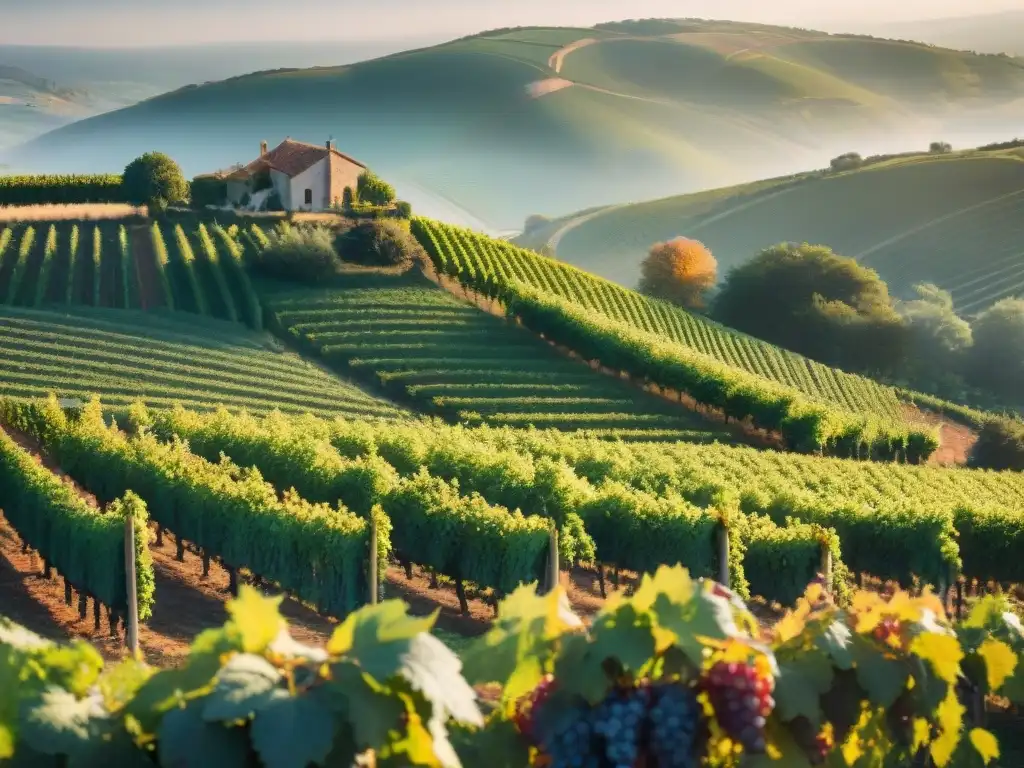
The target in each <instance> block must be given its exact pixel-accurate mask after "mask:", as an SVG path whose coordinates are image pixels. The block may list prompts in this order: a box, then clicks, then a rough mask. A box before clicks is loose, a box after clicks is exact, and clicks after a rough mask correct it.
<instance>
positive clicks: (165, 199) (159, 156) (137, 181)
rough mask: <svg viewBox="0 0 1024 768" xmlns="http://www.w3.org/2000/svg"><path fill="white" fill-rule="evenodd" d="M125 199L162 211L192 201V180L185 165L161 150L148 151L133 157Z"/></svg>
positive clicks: (126, 177) (124, 187)
mask: <svg viewBox="0 0 1024 768" xmlns="http://www.w3.org/2000/svg"><path fill="white" fill-rule="evenodd" d="M121 183H122V193H123V195H124V199H125V200H127V201H128V202H130V203H132V204H133V205H146V206H149V207H150V208H152V209H153V211H154V212H156V213H160V212H162V211H163V210H165V209H166V208H167V207H168V206H170V205H178V204H181V203H187V202H188V194H189V190H188V182H187V181H186V180H185V177H184V176H183V175H182V173H181V168H180V167H178V164H177V163H176V162H174V160H172V159H171V158H170V157H168V156H167V155H165V154H163V153H161V152H147V153H146V154H144V155H142V156H140V157H137V158H136V159H135V160H132V162H130V163H129V164H128V165H127V167H125V169H124V174H123V176H122V182H121Z"/></svg>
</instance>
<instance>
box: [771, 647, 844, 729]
mask: <svg viewBox="0 0 1024 768" xmlns="http://www.w3.org/2000/svg"><path fill="white" fill-rule="evenodd" d="M832 677H833V676H832V664H831V662H830V661H829V657H828V656H826V655H825V654H824V653H822V652H821V651H814V650H807V651H803V652H801V653H799V654H798V655H794V657H793V658H790V659H786V660H781V659H780V660H779V677H778V679H777V680H776V683H775V694H774V695H775V701H776V703H777V706H778V708H777V711H778V713H779V714H780V716H781V717H782V719H783V720H793V719H795V718H797V717H799V716H801V715H803V716H804V717H806V718H807V719H808V720H809V721H810V722H811V725H814V726H815V727H817V726H818V725H819V724H820V723H821V704H820V697H821V695H822V694H823V693H825V692H826V691H828V690H829V688H830V687H831V685H832Z"/></svg>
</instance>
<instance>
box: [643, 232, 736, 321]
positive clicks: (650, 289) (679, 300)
mask: <svg viewBox="0 0 1024 768" xmlns="http://www.w3.org/2000/svg"><path fill="white" fill-rule="evenodd" d="M640 273H641V277H640V284H639V286H638V287H637V289H638V290H639V291H640V292H641V293H644V294H647V295H648V296H651V297H653V298H656V299H663V300H665V301H668V302H671V303H672V304H677V305H679V306H680V307H684V308H685V309H693V310H701V309H704V307H705V300H704V299H705V295H706V294H707V292H708V290H710V289H711V287H712V286H713V285H714V284H715V278H716V276H717V273H718V262H717V261H715V257H714V256H712V255H711V251H710V250H708V248H707V246H705V245H704V243H701V242H698V241H697V240H690V239H689V238H685V237H677V238H675V239H673V240H669V241H668V242H665V243H655V244H654V245H653V246H651V251H650V253H649V254H648V255H647V258H646V259H644V261H643V263H642V264H641V265H640Z"/></svg>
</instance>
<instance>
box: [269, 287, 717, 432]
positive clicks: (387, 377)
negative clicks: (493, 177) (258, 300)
mask: <svg viewBox="0 0 1024 768" xmlns="http://www.w3.org/2000/svg"><path fill="white" fill-rule="evenodd" d="M264 301H265V302H266V303H267V306H268V308H269V310H270V312H271V314H272V315H273V317H274V320H275V322H276V323H277V324H278V326H279V327H280V329H281V331H282V332H283V333H287V334H289V335H290V336H291V338H293V339H294V340H295V341H296V343H298V344H301V345H302V346H304V347H305V348H307V349H310V350H313V351H315V352H316V353H318V354H319V355H320V356H321V357H323V359H324V360H325V361H326V362H327V363H328V364H330V365H332V366H335V367H337V368H338V369H340V370H343V371H345V372H352V374H353V375H356V376H362V377H364V378H368V379H372V380H373V381H374V382H376V383H378V384H382V385H384V386H385V387H387V388H389V389H391V390H392V391H394V392H396V393H397V394H398V395H400V396H402V397H403V398H405V399H408V400H410V401H411V402H413V403H415V404H416V405H417V406H418V407H419V408H421V409H422V410H425V411H427V412H433V413H436V414H438V415H441V416H444V417H446V418H450V419H455V420H459V421H465V422H470V423H479V422H485V423H488V424H507V425H510V426H517V427H526V426H531V425H532V426H536V427H557V428H559V429H564V430H569V431H575V430H580V429H585V430H589V431H592V432H594V433H595V434H597V435H600V436H603V437H620V438H623V439H637V440H696V441H700V442H708V441H711V440H729V439H730V437H729V435H730V433H729V432H727V431H725V430H723V429H716V428H714V427H712V426H709V425H708V422H706V421H704V420H702V419H699V418H697V417H696V416H693V415H691V414H689V413H688V412H686V411H684V410H683V409H681V408H679V407H678V406H676V405H673V404H671V403H668V402H665V401H663V400H661V399H660V398H656V397H654V396H652V395H647V394H645V393H642V392H638V391H637V390H636V389H635V388H633V387H631V386H629V385H628V384H625V383H622V382H619V381H615V380H612V379H609V378H607V377H603V376H599V375H596V374H595V373H593V372H592V371H588V370H587V369H586V368H585V367H584V366H582V365H581V364H580V363H578V362H573V361H571V360H568V359H566V358H564V357H563V356H562V355H560V354H559V353H558V352H556V351H555V350H553V349H551V348H550V347H549V346H548V345H546V344H544V343H542V342H540V341H538V340H537V339H536V338H535V337H534V336H533V335H532V334H530V333H528V332H526V331H524V330H521V329H517V328H514V327H511V326H509V324H507V323H506V322H504V321H502V320H500V319H498V318H494V317H492V316H490V315H487V314H485V313H483V312H481V311H479V310H478V309H476V308H474V307H470V306H467V305H466V304H464V303H462V302H460V301H458V300H457V299H455V298H454V297H452V296H451V295H450V294H448V293H447V292H445V291H442V290H439V289H438V288H436V287H435V286H434V285H432V284H431V283H429V282H428V281H427V280H426V279H424V278H422V277H418V276H416V277H413V276H401V277H393V276H379V275H360V276H356V275H349V276H346V278H345V283H344V287H339V288H336V289H335V288H332V289H328V290H322V291H318V292H312V291H308V290H303V291H298V292H294V293H283V294H277V295H270V296H267V297H265V299H264Z"/></svg>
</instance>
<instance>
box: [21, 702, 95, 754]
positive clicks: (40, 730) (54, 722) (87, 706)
mask: <svg viewBox="0 0 1024 768" xmlns="http://www.w3.org/2000/svg"><path fill="white" fill-rule="evenodd" d="M103 716H104V714H103V710H102V707H100V706H99V702H97V701H96V700H95V699H92V698H88V699H78V698H76V697H75V696H74V694H72V693H69V692H68V691H65V690H63V689H61V688H56V687H53V686H50V687H48V688H47V689H46V690H45V691H43V692H42V693H41V694H39V695H38V696H33V697H32V698H29V699H26V700H24V701H22V703H21V729H20V734H19V735H20V737H21V738H22V739H24V741H25V743H26V744H28V745H29V747H31V748H32V749H34V750H36V751H37V752H41V753H43V754H44V755H73V754H76V753H78V752H82V751H83V750H85V749H86V747H87V746H88V744H89V738H90V736H91V735H92V733H93V731H94V729H95V726H96V721H97V720H98V719H99V718H101V717H103Z"/></svg>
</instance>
